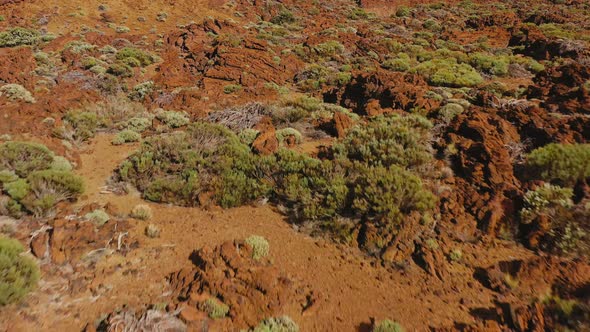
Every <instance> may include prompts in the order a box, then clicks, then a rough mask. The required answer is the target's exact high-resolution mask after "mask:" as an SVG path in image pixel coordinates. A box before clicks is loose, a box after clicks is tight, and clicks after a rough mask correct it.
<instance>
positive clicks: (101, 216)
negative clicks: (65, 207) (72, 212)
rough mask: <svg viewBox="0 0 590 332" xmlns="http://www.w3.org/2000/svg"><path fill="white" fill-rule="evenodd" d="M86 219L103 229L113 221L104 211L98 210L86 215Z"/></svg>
mask: <svg viewBox="0 0 590 332" xmlns="http://www.w3.org/2000/svg"><path fill="white" fill-rule="evenodd" d="M84 218H86V219H87V220H90V221H92V222H93V223H94V224H95V225H96V226H98V227H101V226H103V225H104V224H106V223H107V222H108V221H109V220H111V216H109V214H108V213H106V211H105V210H103V209H96V210H94V211H92V212H88V213H86V214H85V215H84Z"/></svg>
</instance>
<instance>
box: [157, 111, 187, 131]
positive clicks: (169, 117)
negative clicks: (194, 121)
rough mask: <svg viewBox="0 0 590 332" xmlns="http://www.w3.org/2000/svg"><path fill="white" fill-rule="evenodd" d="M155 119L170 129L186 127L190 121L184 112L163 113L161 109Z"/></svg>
mask: <svg viewBox="0 0 590 332" xmlns="http://www.w3.org/2000/svg"><path fill="white" fill-rule="evenodd" d="M156 119H158V120H160V121H162V123H164V124H165V125H167V126H169V127H171V128H180V127H183V126H186V125H187V124H188V123H189V121H190V120H189V118H188V115H187V114H186V113H185V112H176V111H164V110H162V109H161V110H159V111H158V112H157V113H156Z"/></svg>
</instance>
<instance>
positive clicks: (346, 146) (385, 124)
mask: <svg viewBox="0 0 590 332" xmlns="http://www.w3.org/2000/svg"><path fill="white" fill-rule="evenodd" d="M431 128H432V124H431V123H430V122H429V121H428V119H426V118H424V117H421V116H419V115H410V116H399V115H393V116H387V117H384V116H381V117H375V118H372V119H369V121H368V123H367V124H366V125H362V126H361V125H359V126H356V127H354V128H352V129H351V130H350V131H349V132H348V134H347V136H346V137H345V138H344V139H343V140H342V141H341V142H339V143H337V144H335V145H334V154H335V156H336V158H340V159H349V160H353V161H359V162H362V163H364V164H367V165H370V166H384V167H389V166H391V165H397V166H401V167H403V168H409V169H412V168H413V169H417V168H420V167H421V166H423V165H425V164H428V163H431V162H432V159H433V157H432V151H431V148H430V147H429V146H428V145H427V144H425V142H428V141H429V140H430V129H431Z"/></svg>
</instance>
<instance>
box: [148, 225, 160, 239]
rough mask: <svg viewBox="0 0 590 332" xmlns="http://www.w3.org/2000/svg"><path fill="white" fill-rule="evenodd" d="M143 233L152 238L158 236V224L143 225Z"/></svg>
mask: <svg viewBox="0 0 590 332" xmlns="http://www.w3.org/2000/svg"><path fill="white" fill-rule="evenodd" d="M145 235H146V236H147V237H149V238H150V239H154V238H157V237H159V236H160V229H159V228H158V226H156V225H153V224H149V225H147V226H146V227H145Z"/></svg>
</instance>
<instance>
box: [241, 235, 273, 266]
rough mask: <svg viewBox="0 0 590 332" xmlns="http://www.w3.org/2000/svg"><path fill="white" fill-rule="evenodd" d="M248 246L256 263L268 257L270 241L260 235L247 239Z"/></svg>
mask: <svg viewBox="0 0 590 332" xmlns="http://www.w3.org/2000/svg"><path fill="white" fill-rule="evenodd" d="M245 242H246V244H247V245H249V246H250V247H251V248H252V258H253V259H254V260H256V261H259V260H260V259H262V258H264V257H266V256H268V254H269V252H270V245H269V244H268V241H267V240H266V239H265V238H264V237H262V236H259V235H252V236H250V237H248V238H246V241H245Z"/></svg>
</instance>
